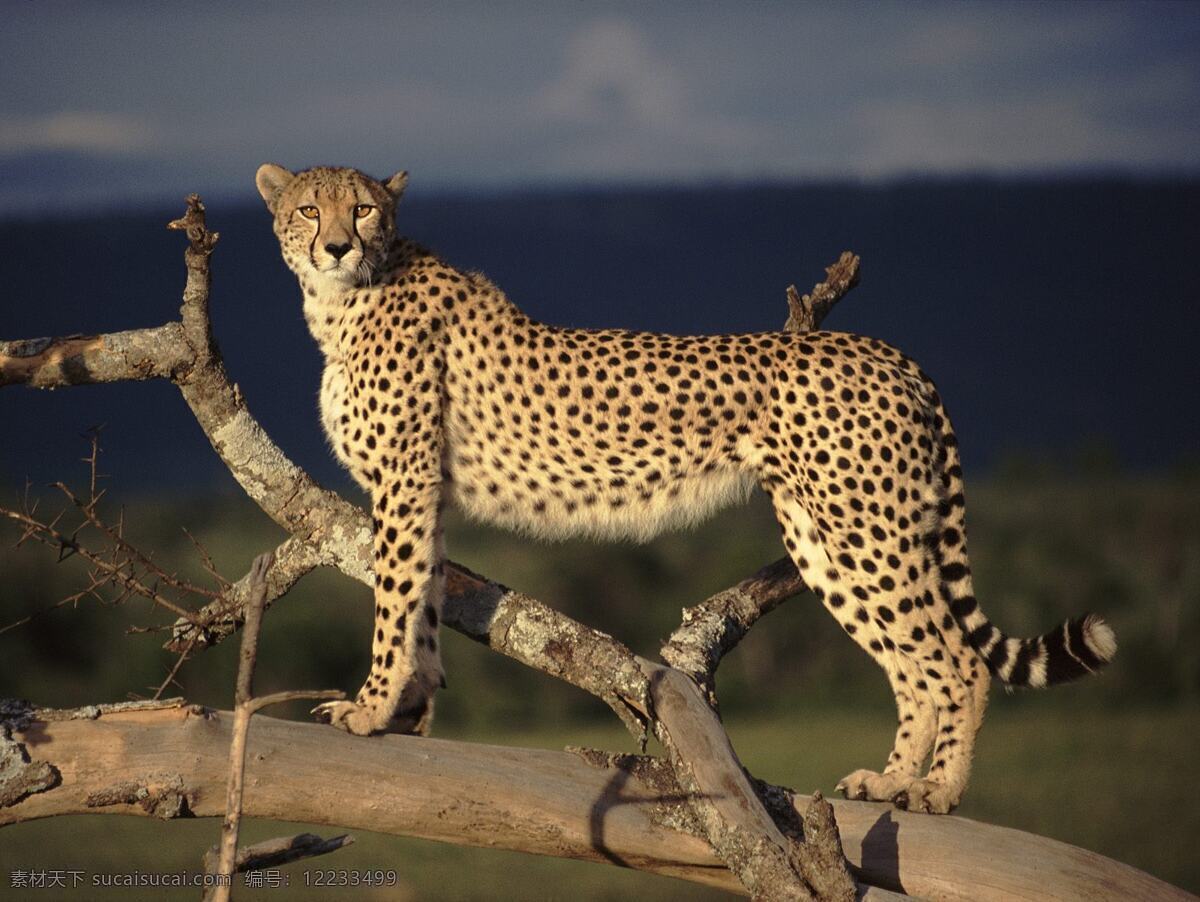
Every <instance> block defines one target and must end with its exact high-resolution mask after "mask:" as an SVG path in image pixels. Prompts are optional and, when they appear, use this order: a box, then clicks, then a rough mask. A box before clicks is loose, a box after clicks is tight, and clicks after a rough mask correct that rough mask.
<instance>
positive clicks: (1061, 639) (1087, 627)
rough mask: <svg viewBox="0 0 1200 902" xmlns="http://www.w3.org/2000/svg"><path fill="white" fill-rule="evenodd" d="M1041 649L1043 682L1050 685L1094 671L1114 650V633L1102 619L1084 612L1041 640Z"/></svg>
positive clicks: (1115, 641) (1115, 642) (1110, 658)
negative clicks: (1043, 653)
mask: <svg viewBox="0 0 1200 902" xmlns="http://www.w3.org/2000/svg"><path fill="white" fill-rule="evenodd" d="M1041 642H1042V646H1043V648H1044V649H1045V653H1046V656H1045V681H1044V683H1042V685H1045V686H1053V685H1055V684H1056V683H1066V682H1068V681H1070V680H1076V679H1079V678H1080V677H1082V676H1087V675H1088V674H1089V673H1095V672H1096V671H1097V670H1100V669H1101V668H1102V667H1104V665H1105V664H1107V663H1108V662H1109V661H1111V660H1112V659H1113V657H1114V656H1115V655H1116V653H1117V636H1116V634H1115V633H1114V632H1113V631H1112V627H1110V626H1109V625H1108V624H1107V623H1105V622H1104V620H1103V618H1101V617H1099V616H1097V615H1096V614H1087V615H1085V616H1083V617H1079V618H1077V619H1075V620H1068V621H1067V622H1066V623H1064V624H1063V625H1062V626H1061V627H1059V628H1058V629H1056V630H1054V631H1052V632H1049V633H1047V634H1046V635H1045V636H1043V637H1042V639H1041Z"/></svg>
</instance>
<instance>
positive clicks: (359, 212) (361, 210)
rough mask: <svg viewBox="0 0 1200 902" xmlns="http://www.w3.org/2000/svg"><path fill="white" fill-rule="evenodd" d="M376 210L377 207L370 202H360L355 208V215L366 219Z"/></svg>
mask: <svg viewBox="0 0 1200 902" xmlns="http://www.w3.org/2000/svg"><path fill="white" fill-rule="evenodd" d="M374 212H375V208H374V207H373V206H371V205H370V204H359V205H358V206H357V207H355V208H354V215H355V217H356V218H358V219H366V218H367V217H368V216H370V215H371V214H372V213H374Z"/></svg>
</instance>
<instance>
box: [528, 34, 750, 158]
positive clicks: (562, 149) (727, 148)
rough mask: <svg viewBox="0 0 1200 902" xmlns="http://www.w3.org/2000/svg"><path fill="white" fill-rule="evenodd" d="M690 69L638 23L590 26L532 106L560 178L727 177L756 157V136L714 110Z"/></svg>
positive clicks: (534, 124) (571, 43)
mask: <svg viewBox="0 0 1200 902" xmlns="http://www.w3.org/2000/svg"><path fill="white" fill-rule="evenodd" d="M695 75H696V73H694V72H689V71H688V68H687V66H685V65H682V64H680V63H679V62H677V61H675V60H673V59H672V58H671V57H670V55H669V54H668V53H667V52H665V51H664V50H663V48H661V47H660V46H658V45H657V44H656V43H654V42H653V41H652V40H651V39H650V37H649V36H648V35H647V34H646V32H645V31H643V30H642V29H641V28H639V27H638V26H637V25H636V24H634V23H633V22H632V21H630V20H627V19H614V18H604V19H595V20H592V21H590V22H586V23H584V24H583V25H582V26H581V27H580V28H579V29H578V30H577V31H576V32H575V33H574V34H573V35H572V36H571V37H570V38H569V40H568V41H567V42H566V46H565V48H564V50H563V64H562V67H561V69H560V70H559V71H558V72H557V73H556V74H555V75H554V76H553V77H552V78H551V80H550V81H549V82H547V83H545V84H544V85H543V86H542V87H541V88H540V89H538V90H537V91H535V93H534V94H533V96H532V97H531V99H530V102H529V104H528V111H529V116H530V123H529V124H530V127H531V128H532V129H533V130H534V133H535V134H542V135H545V136H546V140H547V143H548V145H549V146H550V148H551V149H550V151H549V153H548V154H547V156H546V159H545V165H546V167H547V169H548V170H549V171H550V172H551V173H553V174H555V175H567V176H574V177H579V176H584V177H590V178H595V177H606V176H612V175H613V174H617V173H619V174H620V175H623V176H635V177H636V176H647V175H656V174H657V175H666V176H675V175H685V176H686V175H695V174H699V173H704V172H708V173H712V172H714V171H715V172H727V171H728V170H729V169H730V168H731V166H733V165H735V161H736V160H738V159H739V158H742V157H744V156H746V155H748V154H749V155H753V153H752V151H753V149H754V146H755V145H756V144H757V143H758V142H759V137H760V129H758V128H756V127H755V126H754V125H753V124H752V123H751V122H749V121H739V119H738V118H736V117H732V116H730V115H728V114H724V113H721V112H718V111H716V110H714V109H711V108H710V107H708V106H707V105H706V104H705V103H704V102H703V98H702V97H701V96H699V95H698V94H697V92H696V90H695V87H694V86H695V85H696V84H703V82H704V79H703V78H695V77H693V76H695Z"/></svg>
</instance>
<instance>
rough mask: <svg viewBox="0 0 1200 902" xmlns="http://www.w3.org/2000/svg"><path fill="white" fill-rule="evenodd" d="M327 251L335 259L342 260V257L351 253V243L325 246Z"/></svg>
mask: <svg viewBox="0 0 1200 902" xmlns="http://www.w3.org/2000/svg"><path fill="white" fill-rule="evenodd" d="M325 251H326V252H327V253H328V254H330V255H331V256H332V257H333V259H335V260H341V259H342V257H344V256H346V254H348V253H350V242H349V241H347V242H346V243H345V244H327V245H325Z"/></svg>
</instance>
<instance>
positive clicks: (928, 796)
mask: <svg viewBox="0 0 1200 902" xmlns="http://www.w3.org/2000/svg"><path fill="white" fill-rule="evenodd" d="M960 801H962V792H961V791H960V790H956V789H953V788H951V787H949V786H947V785H946V784H945V783H938V782H937V781H936V780H913V781H912V782H911V783H909V785H908V786H907V787H905V788H904V789H902V790H900V791H899V792H898V793H896V795H895V796H894V797H893V798H892V802H893V803H894V804H895V805H896V807H897V808H904V809H907V810H908V811H921V812H924V813H925V814H949V813H950V812H951V811H953V810H954V809H955V808H957V807H958V803H959V802H960Z"/></svg>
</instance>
